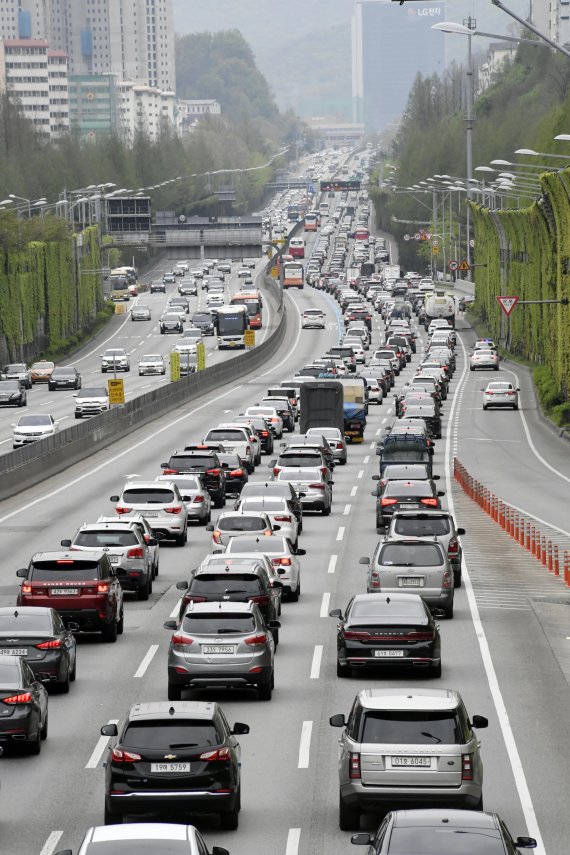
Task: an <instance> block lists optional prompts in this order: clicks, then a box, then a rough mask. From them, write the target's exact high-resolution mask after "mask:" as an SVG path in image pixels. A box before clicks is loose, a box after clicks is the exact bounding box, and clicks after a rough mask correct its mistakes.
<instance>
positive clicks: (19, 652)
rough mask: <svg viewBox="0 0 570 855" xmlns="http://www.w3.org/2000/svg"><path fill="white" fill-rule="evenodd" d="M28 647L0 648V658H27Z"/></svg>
mask: <svg viewBox="0 0 570 855" xmlns="http://www.w3.org/2000/svg"><path fill="white" fill-rule="evenodd" d="M27 655H28V648H27V647H0V656H27Z"/></svg>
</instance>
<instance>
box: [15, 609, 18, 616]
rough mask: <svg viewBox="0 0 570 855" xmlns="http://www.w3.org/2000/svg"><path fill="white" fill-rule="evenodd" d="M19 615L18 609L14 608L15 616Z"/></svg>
mask: <svg viewBox="0 0 570 855" xmlns="http://www.w3.org/2000/svg"><path fill="white" fill-rule="evenodd" d="M18 615H19V612H18V609H14V617H18Z"/></svg>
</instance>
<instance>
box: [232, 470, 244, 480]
mask: <svg viewBox="0 0 570 855" xmlns="http://www.w3.org/2000/svg"><path fill="white" fill-rule="evenodd" d="M242 477H243V469H232V471H231V472H230V478H242Z"/></svg>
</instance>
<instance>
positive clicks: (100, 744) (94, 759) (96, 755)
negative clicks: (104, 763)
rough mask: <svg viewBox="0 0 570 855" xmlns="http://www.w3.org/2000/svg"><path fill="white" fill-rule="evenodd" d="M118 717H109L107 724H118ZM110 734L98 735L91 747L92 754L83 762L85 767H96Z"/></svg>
mask: <svg viewBox="0 0 570 855" xmlns="http://www.w3.org/2000/svg"><path fill="white" fill-rule="evenodd" d="M118 723H119V719H118V718H110V719H109V721H108V722H107V724H118ZM110 738H111V737H110V736H100V737H99V739H98V740H97V745H96V746H95V748H94V749H93V754H92V755H91V757H90V758H89V760H88V761H87V763H86V764H85V768H86V769H96V768H97V766H98V765H99V763H100V762H101V757H102V756H103V751H104V750H105V748H106V747H107V743H108V742H109V739H110Z"/></svg>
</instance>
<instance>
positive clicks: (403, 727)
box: [360, 710, 463, 745]
mask: <svg viewBox="0 0 570 855" xmlns="http://www.w3.org/2000/svg"><path fill="white" fill-rule="evenodd" d="M361 726H362V735H361V737H360V742H365V743H374V744H379V743H388V744H390V745H439V744H444V745H461V744H462V742H463V738H462V733H461V725H460V723H459V719H458V716H457V713H456V712H454V711H440V710H434V711H432V710H429V711H424V710H419V711H417V712H407V711H403V710H382V711H378V712H376V711H374V712H367V713H366V714H365V715H364V716H363V717H362V725H361Z"/></svg>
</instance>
